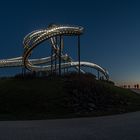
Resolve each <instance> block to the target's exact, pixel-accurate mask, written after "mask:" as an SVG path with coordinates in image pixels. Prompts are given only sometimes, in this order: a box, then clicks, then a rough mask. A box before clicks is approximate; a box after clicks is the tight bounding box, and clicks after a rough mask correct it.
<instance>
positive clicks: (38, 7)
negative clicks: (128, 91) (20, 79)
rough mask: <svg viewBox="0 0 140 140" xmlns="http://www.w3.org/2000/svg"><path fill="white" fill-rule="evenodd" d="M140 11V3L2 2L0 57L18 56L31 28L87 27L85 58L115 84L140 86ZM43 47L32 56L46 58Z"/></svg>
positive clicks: (133, 0)
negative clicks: (101, 68)
mask: <svg viewBox="0 0 140 140" xmlns="http://www.w3.org/2000/svg"><path fill="white" fill-rule="evenodd" d="M139 7H140V2H139V0H131V1H129V0H121V1H119V0H77V1H76V0H67V1H66V0H65V1H64V0H63V1H61V0H59V1H58V0H57V1H56V0H53V1H47V0H38V1H37V0H30V1H29V0H24V1H19V0H12V1H10V0H9V1H6V0H5V1H1V2H0V25H1V26H0V31H1V34H0V42H1V44H0V45H1V46H0V59H1V58H10V57H16V56H20V55H21V54H22V51H23V48H22V40H23V38H24V36H25V35H26V34H28V33H29V32H31V31H33V30H36V29H40V28H45V27H47V26H48V25H49V24H50V23H58V24H59V23H60V24H73V25H81V26H83V27H84V28H85V34H84V35H83V36H82V38H81V39H82V41H81V43H82V45H81V55H82V60H85V61H91V62H95V63H97V64H99V65H101V66H103V67H105V68H107V69H108V71H109V73H110V76H111V79H112V80H114V81H115V82H117V83H118V82H122V83H123V82H129V83H131V82H140V8H139ZM67 40H68V39H66V41H67ZM70 40H71V42H69V41H67V42H69V43H67V44H68V45H67V46H68V47H70V49H69V52H70V54H71V55H72V56H73V57H75V52H74V51H75V50H76V48H75V46H74V42H76V40H75V39H74V38H72V39H70ZM43 45H44V44H43ZM44 49H45V48H43V47H42V46H41V47H40V48H39V49H37V50H38V51H39V53H37V50H36V51H35V54H36V55H35V54H34V56H45V53H44V52H45V51H44ZM46 52H47V51H46ZM46 54H47V53H46ZM47 55H48V54H47ZM13 71H16V69H11V70H10V69H4V70H1V69H0V74H1V75H2V74H3V75H6V74H7V75H8V74H11V73H13Z"/></svg>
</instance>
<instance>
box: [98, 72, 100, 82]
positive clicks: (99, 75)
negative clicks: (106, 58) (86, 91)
mask: <svg viewBox="0 0 140 140" xmlns="http://www.w3.org/2000/svg"><path fill="white" fill-rule="evenodd" d="M98 80H100V72H99V70H98Z"/></svg>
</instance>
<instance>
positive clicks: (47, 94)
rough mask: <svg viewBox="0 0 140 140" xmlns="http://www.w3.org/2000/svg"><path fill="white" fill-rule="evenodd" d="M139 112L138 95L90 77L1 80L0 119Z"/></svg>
mask: <svg viewBox="0 0 140 140" xmlns="http://www.w3.org/2000/svg"><path fill="white" fill-rule="evenodd" d="M138 110H140V96H139V95H137V94H135V93H134V92H132V91H130V90H128V89H123V88H119V87H116V86H114V85H113V84H112V83H110V82H105V81H98V80H96V79H95V77H94V76H92V75H89V74H84V75H83V74H81V75H80V76H79V75H77V74H69V75H65V76H62V77H57V76H54V77H46V78H30V79H27V78H25V79H21V78H7V79H0V120H26V119H48V118H67V117H85V116H86V117H87V116H101V115H109V114H118V113H125V112H130V111H138Z"/></svg>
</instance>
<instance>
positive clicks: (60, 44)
mask: <svg viewBox="0 0 140 140" xmlns="http://www.w3.org/2000/svg"><path fill="white" fill-rule="evenodd" d="M59 41H60V43H59V76H61V54H62V53H61V49H62V36H61V35H60V40H59Z"/></svg>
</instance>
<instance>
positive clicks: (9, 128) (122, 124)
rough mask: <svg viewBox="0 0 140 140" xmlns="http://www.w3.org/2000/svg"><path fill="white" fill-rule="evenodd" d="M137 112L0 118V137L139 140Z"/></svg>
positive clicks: (139, 116) (14, 139)
mask: <svg viewBox="0 0 140 140" xmlns="http://www.w3.org/2000/svg"><path fill="white" fill-rule="evenodd" d="M139 139H140V112H135V113H128V114H123V115H115V116H107V117H97V118H78V119H60V120H42V121H39V120H38V121H13V122H12V121H9V122H8V121H2V122H0V140H139Z"/></svg>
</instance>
